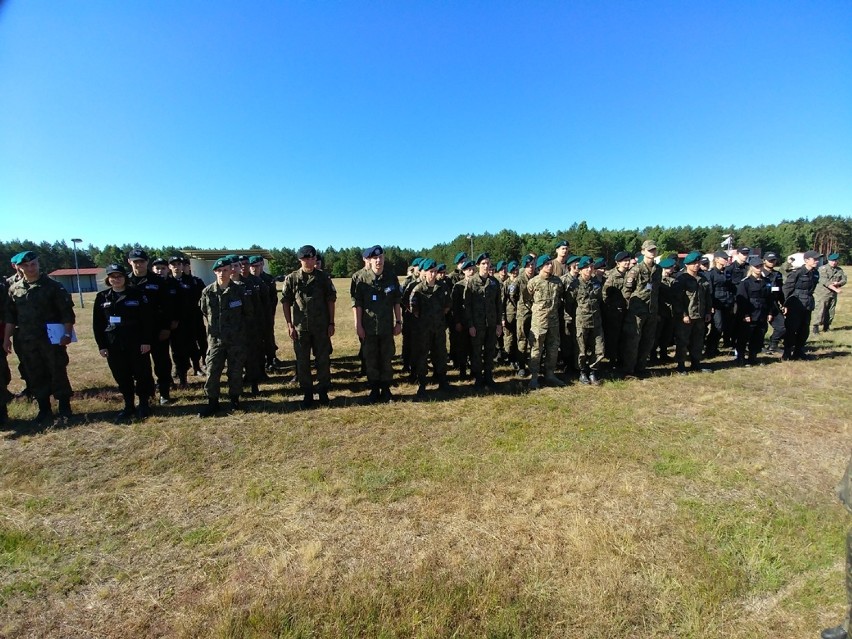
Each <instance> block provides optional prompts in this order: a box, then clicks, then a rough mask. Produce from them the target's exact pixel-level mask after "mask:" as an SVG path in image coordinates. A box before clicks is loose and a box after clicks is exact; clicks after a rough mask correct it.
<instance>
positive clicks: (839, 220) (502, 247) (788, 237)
mask: <svg viewBox="0 0 852 639" xmlns="http://www.w3.org/2000/svg"><path fill="white" fill-rule="evenodd" d="M728 234H733V236H734V246H735V247H739V246H749V247H752V248H759V249H760V250H761V251H763V252H767V251H773V252H775V253H778V254H779V255H781V256H786V255H789V254H791V253H796V252H799V251H804V250H807V249H810V248H813V249H815V250H817V251H819V252H820V253H824V254H826V255H828V254H829V253H833V252H838V253H840V261H841V263H842V264H849V263H850V258H852V217H849V216H847V217H841V216H834V215H822V216H819V217H815V218H814V219H812V220H807V219H804V218H801V219H798V220H795V221H784V222H781V223H780V224H764V225H760V226H743V227H740V228H731V227H723V226H719V225H714V226H673V227H663V226H648V227H645V228H642V229H621V230H613V229H607V228H602V229H595V228H591V227H589V226H588V224H586V222H578V223H575V224H572V225H571V226H570V227H569V228H567V229H564V230H558V231H553V232H551V231H549V230H545V231H541V232H538V233H517V232H515V231H512V230H509V229H503V230H502V231H499V232H497V233H484V234H480V235H473V236H469V235H459V236H457V237H456V238H455V239H453V240H451V241H449V242H446V243H441V244H436V245H435V246H432V247H423V248H420V249H418V250H415V249H411V248H401V247H399V246H384V247H383V248H384V250H385V259H386V264H387V265H388V266H389V267H390V268H391V269H392V270H393V272H394V273H396V274H397V275H403V274H404V273H405V271H406V268H407V267H408V265H409V264H410V263H411V260H413V259H414V258H415V257H417V256H425V255H428V256H429V257H432V258H434V259H436V260H437V261H439V262H444V263H445V264H446V265H447V269H448V270H452V269H453V268H454V266H455V265H454V264H453V258H454V257H455V255H456V254H457V253H459V252H461V251H464V252H466V253H468V254H470V253H471V252H472V254H473V255H472V257H473V256H475V255H477V254H479V253H482V252H487V253H488V254H489V255H491V256H492V258H493V259H494V260H495V261H496V260H506V261H508V260H518V261H519V260H520V258H521V257H522V256H523V255H525V254H527V253H530V252H533V253H535V254H537V255H542V254H545V253H547V254H552V253H553V248H554V245H555V243H556V242H557V241H558V240H560V239H564V240H568V242H569V245H570V247H571V252H572V253H576V254H578V255H580V254H582V255H590V256H592V257H604V258H606V260H607V263H608V264H612V261H613V257H614V256H615V254H616V253H618V252H619V251H628V252H630V253H637V252H638V251H639V248H640V246H641V245H642V241H643V240H644V239H646V238H651V239H653V240H655V241H656V242H657V246H658V247H659V253H660V254H666V253H686V252H688V251H692V250H696V249H697V250H701V251H705V252H712V251H715V250H718V249H719V248H720V246H721V244H722V242H723V240H724V237H725V236H727V235H728ZM471 246H473V250H472V251H471ZM133 248H143V249H145V250H146V251H147V252H148V254H149V255H152V256H154V255H157V256H162V257H166V258H168V257H170V256H172V255H181V256H183V255H184V253H183V250H197V249H198V247H195V246H183V247H176V246H162V247H152V246H144V245H139V244H122V245H116V244H108V245H106V246H105V247H103V248H99V247H97V246H94V245H92V244H89V245H88V246H86V247H82V246H79V247H78V248H77V258H78V260H79V265H80V268H92V267H98V266H105V265H107V264H110V263H113V262H119V263H122V264H123V263H124V261H125V256H126V255H127V253H128V252H129V251H130V250H131V249H133ZM260 249H261V247H260V246H257V245H254V246H252V247H250V249H249V250H260ZM266 250H268V251H269V254H270V255H271V256H272V259H271V260H270V261H269V264H268V266H267V270H268V271H269V272H270V273H272V274H273V275H284V274H286V273H289V272H290V271H292V270H293V269H295V268H298V266H299V261H298V260H297V259H296V248H289V247H287V248H273V249H266ZM361 250H362V247H356V246H353V247H348V248H339V249H337V248H334V247H331V246H330V247H328V248H326V249H325V250H324V251H322V250H321V251H320V253H321V255H322V258H323V261H324V269H325V270H326V271H328V272H329V273H330V274H331V275H332V276H333V277H348V276H349V275H351V274H352V273H354V272H355V271H356V270H358V269H359V268H361V266H362V264H363V262H362V260H361ZM21 251H35V252H36V253H38V254H39V257H40V261H41V264H42V269H43V270H45V271H46V272H48V273H49V272H51V271H54V270H56V269H60V268H74V247H73V245H72V246H69V245H68V244H67V242H65V241H64V240H59V241H55V242H53V243H51V242H40V243H36V242H31V241H29V240H11V241H7V242H0V261H2V262H3V263H5V264H7V265H8V264H9V261H10V260H11V258H12V256H13V255H15V254H17V253H20V252H21ZM9 272H11V271H9Z"/></svg>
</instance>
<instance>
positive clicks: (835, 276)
mask: <svg viewBox="0 0 852 639" xmlns="http://www.w3.org/2000/svg"><path fill="white" fill-rule="evenodd" d="M831 284H834V285H835V286H838V287H839V286H844V285H845V284H846V273H844V272H843V269H842V268H840V267H839V266H834V267H832V266H831V265H830V264H823V265H822V266H820V267H819V283H818V284H817V287H816V289H814V297H815V298H817V299H822V298H826V297H837V293H835V292H834V291H832V290H831V289H830V288H828V287H829V285H831Z"/></svg>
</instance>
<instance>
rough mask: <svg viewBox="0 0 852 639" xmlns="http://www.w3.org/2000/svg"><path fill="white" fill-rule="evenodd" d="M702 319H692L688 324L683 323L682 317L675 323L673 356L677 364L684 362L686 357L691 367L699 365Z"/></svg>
mask: <svg viewBox="0 0 852 639" xmlns="http://www.w3.org/2000/svg"><path fill="white" fill-rule="evenodd" d="M704 329H705V325H704V320H701V319H694V320H691V321H690V322H689V324H684V323H683V319H680V320H678V321H677V324H675V342H676V344H677V346H676V351H675V357H676V358H677V364H678V366H683V365H684V364H685V363H686V357H687V355H688V356H689V361H690V363H691V364H692V366H693V367H696V366H700V365H701V356H702V355H703V354H704Z"/></svg>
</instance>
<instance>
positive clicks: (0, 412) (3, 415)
mask: <svg viewBox="0 0 852 639" xmlns="http://www.w3.org/2000/svg"><path fill="white" fill-rule="evenodd" d="M8 423H9V408H8V407H7V405H6V404H5V403H3V404H0V426H6V424H8Z"/></svg>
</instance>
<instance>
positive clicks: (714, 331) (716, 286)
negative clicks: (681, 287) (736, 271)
mask: <svg viewBox="0 0 852 639" xmlns="http://www.w3.org/2000/svg"><path fill="white" fill-rule="evenodd" d="M727 266H728V254H727V253H725V252H724V251H718V252H716V253H714V254H713V268H711V269H710V270H709V271H707V279H708V280H709V282H710V296H711V299H710V303H711V304H712V305H713V308H712V315H713V320H712V321H713V325H712V326H711V327H710V333H709V334H708V335H707V344H706V348H705V352H704V357H707V358H710V357H716V356H717V355H718V354H719V340H723V344H724V345H725V346H726V347H732V346H733V345H734V341H733V323H734V299H735V298H736V295H737V287H736V286H735V285H734V284H733V283H732V282H731V272H730V271H728V269H727Z"/></svg>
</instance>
